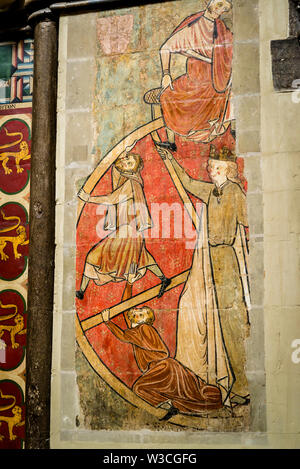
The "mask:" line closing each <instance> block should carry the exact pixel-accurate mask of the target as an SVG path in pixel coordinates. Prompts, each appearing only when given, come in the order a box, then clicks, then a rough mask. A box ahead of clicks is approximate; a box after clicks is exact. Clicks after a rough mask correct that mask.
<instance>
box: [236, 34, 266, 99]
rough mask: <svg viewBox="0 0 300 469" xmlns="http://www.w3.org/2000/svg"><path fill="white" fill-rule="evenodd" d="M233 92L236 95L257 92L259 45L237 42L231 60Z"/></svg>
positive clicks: (258, 82)
mask: <svg viewBox="0 0 300 469" xmlns="http://www.w3.org/2000/svg"><path fill="white" fill-rule="evenodd" d="M232 83H233V92H234V94H235V95H236V96H239V95H244V94H253V93H255V94H256V93H259V91H260V80H259V45H258V43H252V42H250V43H247V42H246V43H237V44H236V45H235V50H234V60H233V82H232Z"/></svg>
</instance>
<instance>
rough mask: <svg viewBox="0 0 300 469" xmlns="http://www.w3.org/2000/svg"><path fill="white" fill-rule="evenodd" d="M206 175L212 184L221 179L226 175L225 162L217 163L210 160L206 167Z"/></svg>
mask: <svg viewBox="0 0 300 469" xmlns="http://www.w3.org/2000/svg"><path fill="white" fill-rule="evenodd" d="M207 171H208V174H209V176H210V178H211V180H212V181H213V182H215V181H218V180H219V179H223V178H225V177H226V175H227V163H226V161H218V160H213V159H210V160H208V165H207Z"/></svg>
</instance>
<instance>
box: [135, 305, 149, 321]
mask: <svg viewBox="0 0 300 469" xmlns="http://www.w3.org/2000/svg"><path fill="white" fill-rule="evenodd" d="M147 316H148V315H147V311H146V310H145V309H138V308H137V309H134V310H133V311H132V312H131V321H132V322H133V323H135V324H140V323H142V322H145V321H146V320H147Z"/></svg>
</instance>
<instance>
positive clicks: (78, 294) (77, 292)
mask: <svg viewBox="0 0 300 469" xmlns="http://www.w3.org/2000/svg"><path fill="white" fill-rule="evenodd" d="M83 297H84V292H83V291H82V290H77V291H76V298H78V299H79V300H83Z"/></svg>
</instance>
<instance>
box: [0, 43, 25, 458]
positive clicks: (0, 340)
mask: <svg viewBox="0 0 300 469" xmlns="http://www.w3.org/2000/svg"><path fill="white" fill-rule="evenodd" d="M32 85H33V41H32V40H30V39H25V40H20V41H18V42H7V43H1V44H0V449H22V448H24V439H25V400H24V395H25V371H26V359H25V356H26V334H27V260H28V253H29V224H28V221H29V220H28V211H29V195H30V187H29V182H30V162H31V115H32V108H31V101H32V91H33V89H32Z"/></svg>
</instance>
